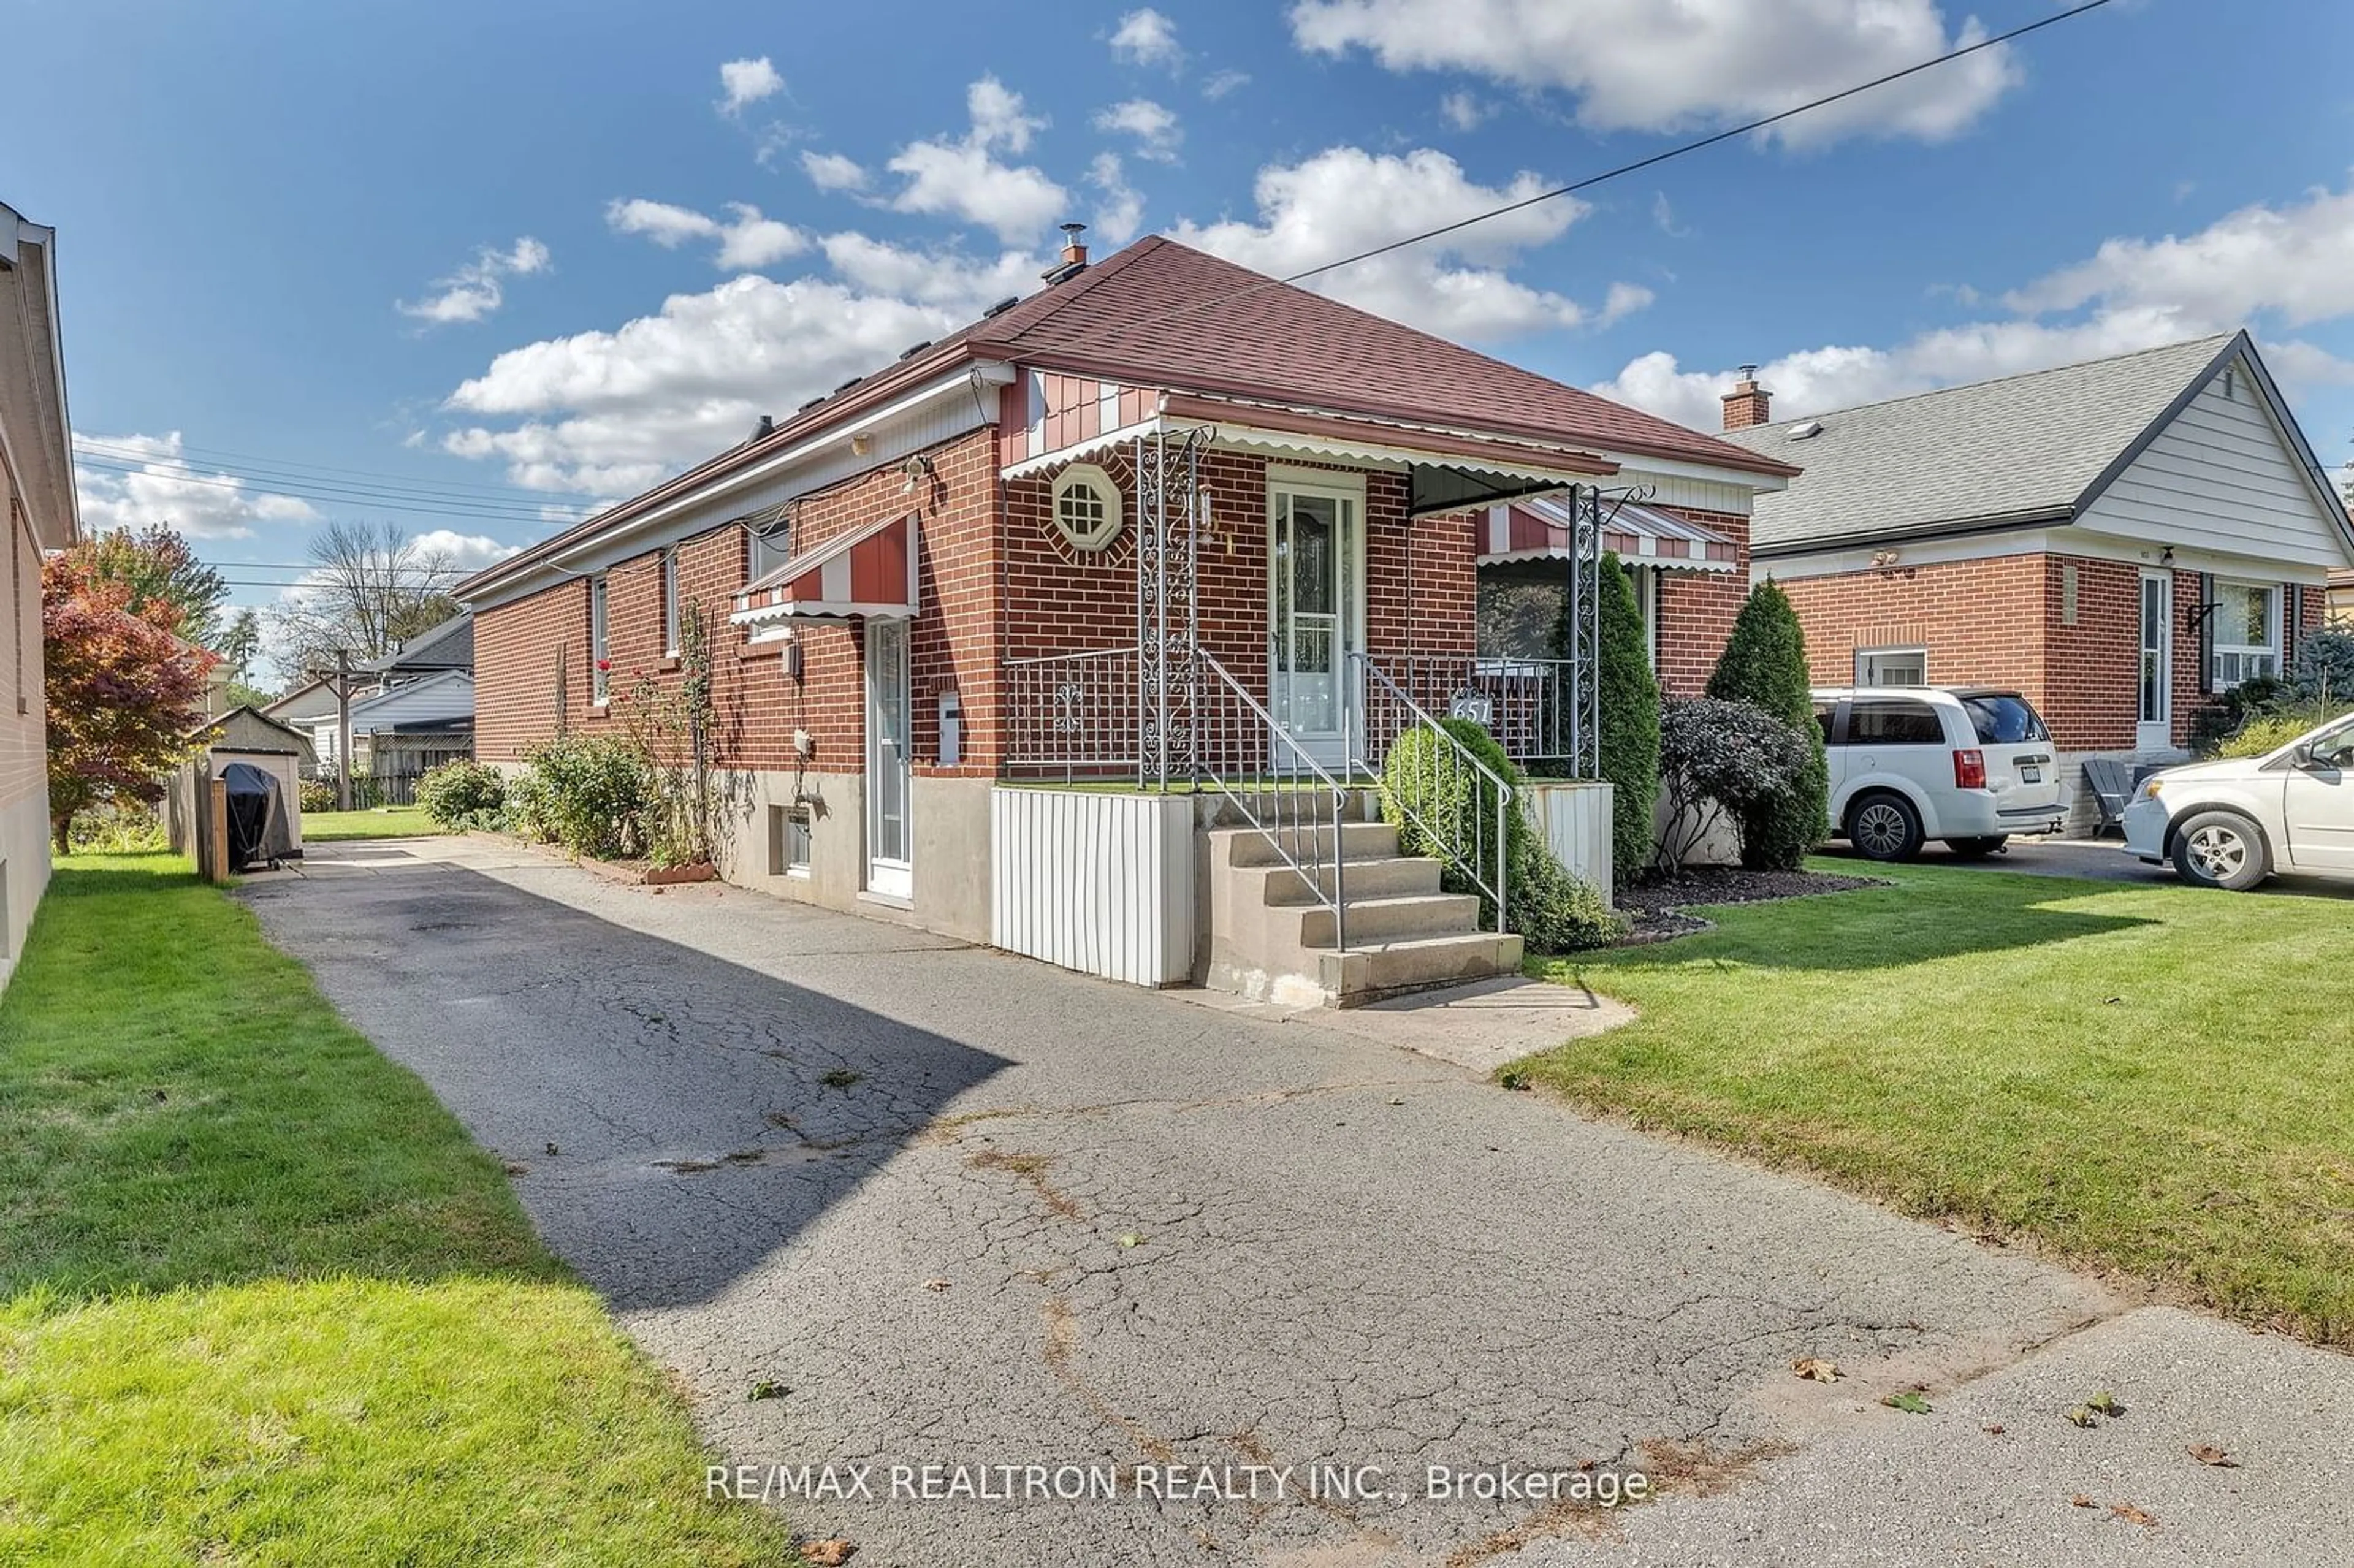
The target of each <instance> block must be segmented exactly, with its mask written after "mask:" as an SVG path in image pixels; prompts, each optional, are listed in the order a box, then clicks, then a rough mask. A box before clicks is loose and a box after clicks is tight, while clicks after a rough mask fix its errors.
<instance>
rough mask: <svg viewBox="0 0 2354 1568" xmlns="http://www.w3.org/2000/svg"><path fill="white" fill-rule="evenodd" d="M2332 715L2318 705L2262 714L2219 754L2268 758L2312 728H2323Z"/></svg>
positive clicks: (2250, 722)
mask: <svg viewBox="0 0 2354 1568" xmlns="http://www.w3.org/2000/svg"><path fill="white" fill-rule="evenodd" d="M2327 716H2328V715H2325V714H2323V713H2322V712H2321V711H2320V710H2319V709H2318V708H2308V709H2306V710H2305V711H2303V712H2296V711H2289V712H2283V713H2274V714H2259V715H2256V716H2255V717H2253V718H2251V719H2249V720H2248V721H2247V722H2246V723H2244V724H2243V725H2242V726H2240V728H2239V732H2238V733H2237V734H2235V735H2233V736H2231V737H2230V738H2229V739H2227V740H2225V741H2224V742H2223V743H2222V745H2221V747H2218V748H2217V749H2216V752H2215V755H2216V756H2218V757H2268V756H2270V755H2271V754H2272V753H2274V752H2275V751H2278V750H2279V749H2280V748H2281V747H2284V746H2286V745H2287V744H2288V743H2289V742H2290V741H2292V740H2295V739H2296V737H2297V736H2301V735H2303V734H2304V733H2305V732H2306V731H2307V730H2309V729H2319V728H2320V727H2321V726H2322V723H2323V721H2324V720H2325V719H2326V718H2327Z"/></svg>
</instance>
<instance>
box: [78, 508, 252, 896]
mask: <svg viewBox="0 0 2354 1568" xmlns="http://www.w3.org/2000/svg"><path fill="white" fill-rule="evenodd" d="M134 604H135V605H136V608H134ZM180 617H181V610H180V608H179V606H178V605H177V604H175V603H174V602H173V601H172V600H170V599H147V600H144V601H138V600H136V599H134V595H133V588H132V586H131V585H130V584H128V583H126V582H123V581H121V580H119V579H116V578H111V577H102V576H101V575H99V573H98V572H97V570H96V569H95V568H94V567H93V564H92V561H91V559H90V553H89V552H87V551H84V550H69V551H67V552H65V553H64V554H62V555H57V556H50V557H49V558H48V561H46V562H45V563H43V565H42V567H41V659H42V663H43V672H42V673H43V680H44V683H45V685H46V686H47V688H48V731H49V735H48V741H49V826H50V828H51V830H52V831H53V832H55V833H56V834H57V842H58V848H59V849H60V850H63V849H65V848H67V847H68V846H69V842H70V840H71V837H72V833H73V820H74V818H75V817H76V816H78V815H79V814H80V813H81V812H83V811H85V810H90V808H91V807H93V806H99V805H102V804H105V803H106V802H108V801H110V800H139V801H143V802H145V803H147V804H151V805H152V804H154V802H155V801H157V800H161V799H163V796H164V776H165V775H166V774H168V773H170V772H171V771H172V770H173V769H174V768H177V767H178V766H179V765H180V764H181V763H183V762H185V761H186V760H187V759H188V758H189V757H190V756H192V755H193V754H194V753H195V751H196V742H195V741H193V740H191V739H190V738H189V737H190V735H191V732H193V731H195V730H196V727H197V726H199V725H201V724H203V722H204V718H205V686H206V683H207V678H208V677H209V676H210V674H211V673H212V667H213V665H214V663H215V662H216V660H217V656H216V655H214V654H211V653H208V652H206V651H205V650H203V649H201V648H197V647H195V646H192V645H191V644H189V643H186V642H184V641H181V640H180V638H179V636H178V631H179V626H178V622H179V620H180Z"/></svg>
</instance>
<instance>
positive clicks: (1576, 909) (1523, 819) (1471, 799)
mask: <svg viewBox="0 0 2354 1568" xmlns="http://www.w3.org/2000/svg"><path fill="white" fill-rule="evenodd" d="M1438 723H1439V725H1440V726H1441V727H1442V728H1444V729H1445V730H1446V731H1447V734H1448V735H1449V736H1453V737H1454V738H1455V739H1456V740H1458V741H1459V742H1461V743H1462V745H1463V747H1465V749H1467V750H1469V752H1470V753H1471V755H1473V756H1474V757H1476V758H1479V760H1480V761H1481V762H1482V763H1484V764H1485V765H1486V766H1487V767H1488V768H1490V770H1491V771H1492V772H1494V773H1495V774H1496V776H1497V777H1498V778H1500V779H1502V780H1503V781H1504V782H1505V784H1506V785H1507V786H1508V787H1510V788H1511V789H1512V790H1513V791H1514V792H1515V798H1514V800H1513V802H1512V804H1511V808H1510V809H1508V810H1506V811H1505V813H1504V823H1503V827H1502V832H1503V833H1504V835H1505V838H1504V863H1505V885H1504V897H1505V902H1506V909H1505V917H1504V918H1505V924H1506V925H1507V926H1508V927H1511V929H1512V930H1515V931H1517V932H1519V933H1520V934H1521V936H1522V938H1523V939H1524V940H1525V941H1526V943H1527V945H1528V947H1529V948H1531V950H1532V951H1536V952H1546V953H1559V952H1569V951H1573V950H1575V949H1577V948H1595V947H1602V946H1605V945H1606V944H1608V943H1610V942H1612V941H1615V940H1617V938H1618V937H1619V935H1620V934H1621V933H1623V932H1624V931H1625V929H1626V925H1625V922H1623V921H1622V920H1620V919H1619V918H1618V916H1616V915H1613V914H1612V913H1611V912H1610V911H1609V910H1608V909H1607V908H1606V907H1605V906H1604V905H1603V901H1602V895H1601V894H1600V893H1599V892H1597V891H1596V889H1595V888H1594V887H1593V886H1592V885H1589V884H1587V883H1585V882H1583V881H1580V880H1579V879H1578V878H1576V877H1574V876H1572V875H1571V874H1569V873H1568V872H1567V871H1565V870H1564V869H1563V867H1562V864H1561V863H1560V862H1559V861H1556V860H1555V859H1553V851H1552V849H1551V848H1549V847H1548V846H1547V845H1546V843H1545V842H1544V837H1543V834H1541V833H1539V832H1537V831H1536V828H1535V826H1534V825H1533V824H1532V822H1530V821H1529V819H1528V813H1527V812H1526V811H1524V810H1522V808H1521V802H1520V800H1519V798H1518V791H1519V790H1520V789H1521V787H1522V778H1521V771H1520V769H1519V768H1515V767H1513V766H1512V761H1511V758H1508V757H1506V756H1505V755H1504V748H1503V747H1500V746H1499V745H1497V744H1496V738H1495V736H1491V735H1490V734H1489V733H1488V732H1487V730H1486V729H1485V728H1483V727H1482V726H1479V725H1477V724H1475V723H1473V722H1472V721H1471V720H1469V719H1462V718H1444V719H1440V720H1439V721H1438ZM1382 779H1383V783H1384V785H1385V786H1386V788H1385V789H1384V790H1383V794H1382V814H1383V816H1384V818H1385V819H1386V820H1387V821H1389V822H1390V824H1391V825H1392V826H1393V827H1394V828H1396V829H1397V831H1398V848H1399V851H1400V852H1401V853H1405V854H1410V855H1428V856H1430V857H1432V858H1433V859H1435V860H1437V861H1438V863H1439V864H1440V865H1441V867H1442V868H1443V869H1442V870H1441V872H1440V875H1439V885H1441V886H1443V887H1445V888H1446V889H1447V891H1448V892H1450V893H1472V894H1479V918H1480V920H1481V922H1482V923H1483V924H1492V923H1493V922H1494V920H1495V918H1496V904H1495V900H1493V899H1492V898H1490V897H1489V896H1488V895H1486V894H1485V893H1481V892H1480V890H1479V887H1478V886H1477V885H1475V884H1474V883H1473V882H1472V881H1471V879H1470V878H1469V877H1467V876H1465V875H1464V874H1462V873H1461V872H1459V871H1458V870H1457V869H1456V868H1455V866H1454V865H1453V864H1452V863H1450V862H1449V861H1448V860H1447V854H1446V852H1445V851H1444V850H1442V849H1441V848H1440V847H1439V845H1438V844H1437V842H1434V840H1433V839H1432V837H1431V835H1430V834H1428V833H1427V832H1425V831H1424V830H1423V829H1422V828H1420V827H1419V826H1417V825H1416V822H1415V821H1414V817H1419V818H1420V819H1421V820H1422V821H1426V822H1430V823H1433V824H1442V823H1447V822H1450V821H1451V822H1454V823H1457V824H1458V828H1457V830H1456V842H1458V843H1463V844H1467V845H1476V846H1478V847H1479V850H1480V858H1481V860H1482V861H1483V862H1488V863H1491V862H1492V857H1493V856H1494V854H1495V853H1496V842H1497V841H1496V835H1497V832H1498V827H1497V822H1496V797H1495V792H1494V790H1493V789H1491V788H1490V787H1489V785H1488V781H1487V780H1486V779H1481V778H1479V776H1478V775H1477V774H1475V773H1472V772H1471V771H1470V770H1469V769H1468V768H1463V767H1461V766H1460V765H1459V762H1458V759H1457V758H1456V757H1455V754H1454V750H1453V748H1452V747H1448V746H1447V745H1446V744H1445V742H1443V741H1441V740H1440V739H1439V737H1438V736H1436V735H1434V734H1433V733H1432V732H1431V731H1430V730H1429V729H1428V728H1427V727H1416V728H1415V729H1411V730H1408V731H1407V732H1406V733H1405V734H1404V735H1402V736H1399V737H1398V740H1397V744H1396V745H1394V746H1393V747H1390V754H1389V758H1388V759H1387V760H1386V761H1384V763H1383V765H1382ZM1408 807H1411V808H1412V810H1413V813H1414V816H1413V817H1410V816H1409V815H1408V814H1407V810H1406V809H1407V808H1408ZM1442 832H1444V830H1443V829H1442ZM1481 874H1482V877H1483V879H1485V878H1489V877H1492V875H1493V873H1492V872H1490V871H1489V870H1488V869H1487V866H1486V864H1483V865H1482V868H1481Z"/></svg>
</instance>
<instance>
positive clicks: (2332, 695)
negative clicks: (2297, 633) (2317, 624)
mask: <svg viewBox="0 0 2354 1568" xmlns="http://www.w3.org/2000/svg"><path fill="white" fill-rule="evenodd" d="M2296 689H2297V691H2298V692H2300V693H2301V694H2304V695H2305V696H2306V697H2308V698H2310V699H2312V700H2313V701H2314V702H2315V703H2316V704H2317V705H2321V706H2323V707H2327V708H2330V709H2332V710H2334V711H2336V712H2338V713H2344V712H2345V711H2346V710H2347V709H2348V708H2349V707H2354V628H2349V627H2347V626H2344V625H2339V626H2335V627H2328V628H2325V629H2324V630H2320V631H2317V632H2315V633H2314V634H2313V635H2312V636H2310V637H2308V638H2306V640H2305V641H2304V642H2303V643H2302V644H2300V645H2299V646H2298V648H2297V651H2296Z"/></svg>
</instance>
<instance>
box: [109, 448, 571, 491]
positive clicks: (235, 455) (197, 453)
mask: <svg viewBox="0 0 2354 1568" xmlns="http://www.w3.org/2000/svg"><path fill="white" fill-rule="evenodd" d="M73 444H74V445H75V446H76V447H78V448H83V449H87V450H92V451H105V452H111V453H112V454H114V455H116V456H120V457H131V458H138V459H142V460H144V461H169V460H170V459H175V458H182V457H189V458H196V459H200V460H203V462H204V465H205V466H210V467H222V468H237V467H243V466H248V465H255V464H258V465H260V466H263V467H270V468H285V469H307V470H310V471H313V472H314V473H322V474H340V475H343V476H345V477H347V478H353V479H387V480H392V481H395V482H398V483H401V484H419V485H433V486H437V487H441V488H447V489H451V490H479V491H482V492H485V493H488V492H493V491H504V492H506V493H511V494H514V495H518V496H531V495H536V494H538V493H539V492H537V491H535V490H533V489H532V488H531V487H530V486H528V485H521V484H472V483H468V482H461V481H454V480H452V481H443V480H431V479H419V478H417V477H416V476H414V475H412V474H404V473H390V472H387V471H384V470H381V469H366V468H338V467H335V466H334V465H333V464H330V463H311V462H301V461H296V460H294V459H292V458H273V457H260V456H257V455H255V454H254V453H251V452H235V451H229V450H225V449H223V448H219V447H198V446H190V445H187V444H186V443H185V442H184V443H182V444H181V446H180V447H179V448H178V449H177V450H175V451H173V452H171V453H169V454H166V455H165V456H164V457H158V456H157V455H156V454H155V453H154V452H151V451H148V450H144V449H143V448H140V447H135V446H129V445H125V444H124V443H122V442H120V441H104V440H98V439H96V438H95V437H91V436H81V435H78V436H76V437H74V440H73ZM223 458H225V459H228V460H229V461H228V462H227V463H220V462H217V461H213V460H216V459H223Z"/></svg>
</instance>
